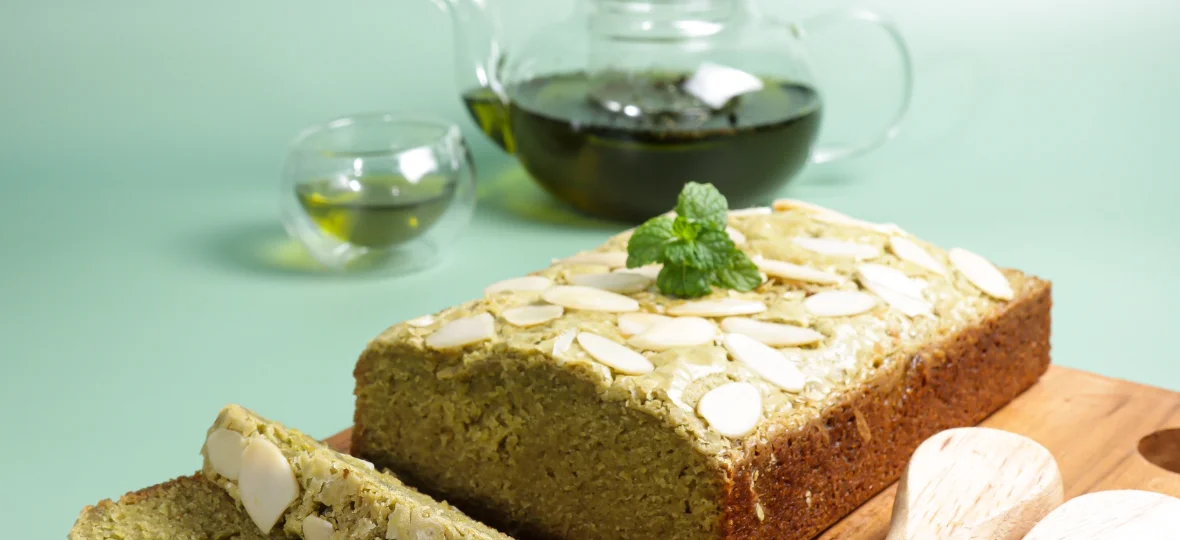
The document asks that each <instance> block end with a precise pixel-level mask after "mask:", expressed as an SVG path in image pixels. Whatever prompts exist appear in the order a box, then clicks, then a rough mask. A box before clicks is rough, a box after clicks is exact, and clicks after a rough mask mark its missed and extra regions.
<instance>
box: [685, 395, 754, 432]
mask: <svg viewBox="0 0 1180 540" xmlns="http://www.w3.org/2000/svg"><path fill="white" fill-rule="evenodd" d="M697 414H700V415H701V418H704V419H705V421H706V422H708V423H709V427H710V428H712V429H713V430H714V431H716V432H717V433H720V434H722V435H724V436H726V437H731V438H737V437H745V436H746V435H749V434H750V433H752V432H753V431H754V428H756V427H758V421H759V420H761V419H762V394H761V393H759V392H758V388H757V387H756V386H754V385H752V384H750V383H742V382H731V383H726V384H723V385H721V386H718V387H717V388H714V389H712V390H710V391H709V392H708V393H706V394H705V395H704V396H701V400H700V401H699V402H697Z"/></svg>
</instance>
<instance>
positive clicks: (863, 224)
mask: <svg viewBox="0 0 1180 540" xmlns="http://www.w3.org/2000/svg"><path fill="white" fill-rule="evenodd" d="M813 217H814V219H815V220H816V221H819V222H823V223H828V224H831V225H848V226H852V227H859V228H861V229H866V230H870V231H873V232H876V233H880V234H905V231H904V230H902V228H901V227H899V226H897V225H896V224H894V223H873V222H871V221H865V220H863V219H857V218H854V217H849V216H846V215H844V214H840V213H838V212H831V213H825V214H815V215H814V216H813Z"/></svg>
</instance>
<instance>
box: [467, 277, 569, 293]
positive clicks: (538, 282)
mask: <svg viewBox="0 0 1180 540" xmlns="http://www.w3.org/2000/svg"><path fill="white" fill-rule="evenodd" d="M552 286H553V280H552V279H549V278H547V277H542V276H524V277H516V278H511V279H505V280H504V281H498V282H496V283H493V284H491V285H489V286H488V287H487V288H486V289H484V290H483V293H484V295H486V296H491V295H493V294H496V293H501V292H505V291H510V292H540V291H543V290H545V289H548V288H549V287H552Z"/></svg>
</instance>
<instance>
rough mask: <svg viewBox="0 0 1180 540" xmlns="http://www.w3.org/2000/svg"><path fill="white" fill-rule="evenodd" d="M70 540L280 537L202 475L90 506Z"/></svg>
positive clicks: (247, 539)
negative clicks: (263, 529) (266, 531)
mask: <svg viewBox="0 0 1180 540" xmlns="http://www.w3.org/2000/svg"><path fill="white" fill-rule="evenodd" d="M68 538H69V540H211V539H217V540H229V539H233V540H279V539H285V538H288V536H287V535H285V534H282V533H281V532H280V531H277V530H276V531H273V532H272V533H270V534H263V533H262V532H260V531H259V530H258V526H257V525H255V524H254V522H253V521H251V520H250V517H249V516H247V515H246V513H245V512H243V511H242V510H241V508H239V507H238V503H237V502H235V501H234V500H233V498H231V497H230V496H229V495H228V494H226V493H225V490H223V489H221V487H220V486H218V485H217V484H214V483H213V482H210V481H209V480H207V479H206V478H205V477H204V476H202V475H201V474H199V473H198V474H196V475H193V476H185V477H182V478H177V479H175V480H172V481H170V482H166V483H163V484H160V485H157V486H152V487H150V488H147V489H143V490H140V491H136V492H133V493H128V494H126V495H124V496H123V497H121V498H120V499H119V500H118V502H116V501H111V500H105V501H102V502H100V503H98V504H97V505H95V506H87V507H86V508H84V509H83V510H82V513H81V514H80V515H79V516H78V521H77V522H76V523H74V528H73V529H71V530H70V534H69V537H68Z"/></svg>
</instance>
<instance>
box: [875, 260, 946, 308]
mask: <svg viewBox="0 0 1180 540" xmlns="http://www.w3.org/2000/svg"><path fill="white" fill-rule="evenodd" d="M857 273H858V274H859V275H860V282H861V284H862V285H864V286H865V288H866V289H868V290H869V291H871V292H872V293H873V294H875V295H877V296H879V297H881V299H882V300H884V301H885V303H887V304H889V305H890V306H891V307H892V308H894V309H896V310H898V311H901V312H902V313H905V314H906V315H907V316H909V317H918V316H932V315H934V304H931V303H930V302H929V301H928V300H926V297H925V295H924V294H923V293H924V292H925V290H926V282H924V281H922V280H920V279H914V278H911V277H909V276H907V275H905V273H904V272H902V271H901V270H898V269H896V268H890V267H888V266H882V265H879V264H862V265H860V266H858V267H857Z"/></svg>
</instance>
